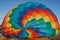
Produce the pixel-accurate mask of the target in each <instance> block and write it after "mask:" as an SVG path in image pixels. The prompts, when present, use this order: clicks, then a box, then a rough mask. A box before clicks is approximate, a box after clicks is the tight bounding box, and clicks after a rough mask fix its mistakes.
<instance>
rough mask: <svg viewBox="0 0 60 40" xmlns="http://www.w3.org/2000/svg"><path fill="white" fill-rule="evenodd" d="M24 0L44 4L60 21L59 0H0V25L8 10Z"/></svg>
mask: <svg viewBox="0 0 60 40" xmlns="http://www.w3.org/2000/svg"><path fill="white" fill-rule="evenodd" d="M25 2H38V3H41V4H43V5H45V6H46V7H48V8H50V9H51V10H52V11H53V13H54V14H55V15H56V17H57V19H58V22H59V23H60V0H0V25H1V24H2V22H3V19H4V17H5V15H6V14H7V13H8V12H9V10H11V9H12V8H13V7H14V6H16V5H20V4H22V3H25Z"/></svg>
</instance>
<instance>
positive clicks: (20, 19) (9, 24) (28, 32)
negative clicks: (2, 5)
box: [2, 2, 59, 38]
mask: <svg viewBox="0 0 60 40" xmlns="http://www.w3.org/2000/svg"><path fill="white" fill-rule="evenodd" d="M58 29H59V23H58V20H57V18H56V16H55V15H54V14H53V12H52V11H51V10H50V9H49V8H47V7H46V6H44V5H42V4H40V3H36V2H27V3H25V4H21V5H18V6H16V7H15V8H13V9H12V10H10V11H9V12H8V14H7V15H6V16H5V18H4V20H3V23H2V34H3V35H4V36H5V37H7V38H45V37H47V38H48V37H54V36H56V35H57V34H58V32H59V30H58Z"/></svg>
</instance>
